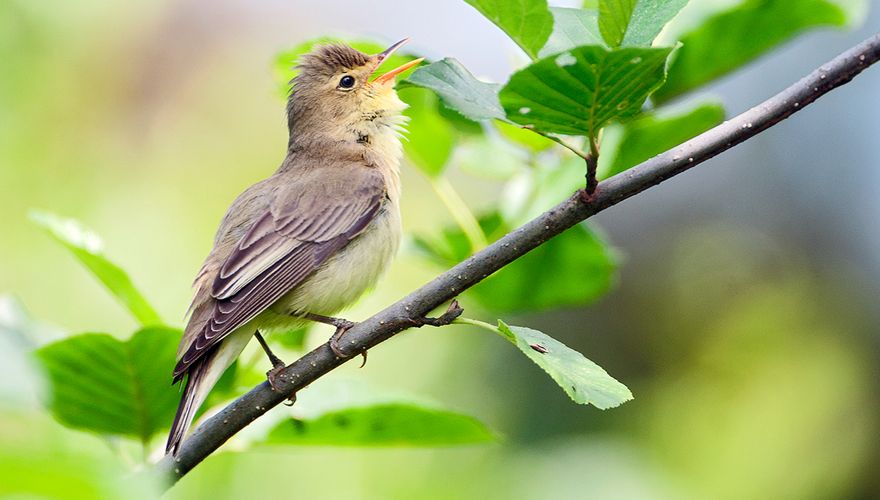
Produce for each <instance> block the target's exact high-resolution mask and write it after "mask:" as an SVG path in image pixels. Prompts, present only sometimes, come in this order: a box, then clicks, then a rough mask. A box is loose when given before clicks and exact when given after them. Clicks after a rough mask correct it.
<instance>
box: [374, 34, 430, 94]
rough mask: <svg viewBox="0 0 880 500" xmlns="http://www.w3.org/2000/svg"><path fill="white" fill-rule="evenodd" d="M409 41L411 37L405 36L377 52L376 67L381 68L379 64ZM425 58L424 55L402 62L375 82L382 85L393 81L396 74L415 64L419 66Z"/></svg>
mask: <svg viewBox="0 0 880 500" xmlns="http://www.w3.org/2000/svg"><path fill="white" fill-rule="evenodd" d="M408 41H409V38H404V39H403V40H401V41H399V42H397V43H395V44H394V45H392V46H391V47H388V48H387V49H385V50H384V51H382V52H380V53H378V54H376V69H379V66H381V65H382V63H383V62H384V61H385V60H386V59H388V58H389V57H391V54H393V53H394V52H395V51H396V50H397V49H399V48H400V47H402V46H404V45H405V44H406V43H407V42H408ZM424 60H425V58H424V57H420V58H418V59H414V60H412V61H410V62H408V63H406V64H402V65H400V66H398V67H396V68H394V69H392V70H391V71H389V72H387V73H385V74H384V75H382V76H379V77H377V78H376V79H375V80H373V83H374V84H379V85H382V84H385V83H389V82H393V81H394V77H395V76H397V75H399V74H401V73H403V72H404V71H406V70H408V69H410V68H412V67H414V66H417V65H418V64H419V63H421V62H422V61H424ZM376 69H374V70H373V71H376Z"/></svg>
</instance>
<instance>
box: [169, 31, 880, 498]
mask: <svg viewBox="0 0 880 500" xmlns="http://www.w3.org/2000/svg"><path fill="white" fill-rule="evenodd" d="M878 59H880V34H877V35H874V36H872V37H870V38H868V39H867V40H865V41H864V42H862V43H860V44H858V45H856V46H855V47H853V48H851V49H850V50H848V51H846V52H844V53H843V54H840V55H839V56H837V57H835V58H834V59H832V60H831V61H829V62H828V63H827V64H824V65H823V66H821V67H820V68H819V69H817V70H815V71H813V72H812V73H811V74H810V75H808V76H807V77H805V78H803V79H801V80H800V81H799V82H797V83H796V84H794V85H792V86H790V87H789V88H787V89H785V90H784V91H782V92H780V93H779V94H777V95H776V96H774V97H772V98H770V99H768V100H766V101H764V102H763V103H761V104H759V105H758V106H756V107H754V108H752V109H750V110H748V111H746V112H745V113H742V114H741V115H739V116H737V117H735V118H732V119H730V120H728V121H726V122H724V123H723V124H721V125H719V126H717V127H715V128H713V129H711V130H709V131H707V132H705V133H703V134H701V135H699V136H697V137H695V138H693V139H691V140H689V141H687V142H685V143H683V144H681V145H679V146H677V147H675V148H673V149H671V150H669V151H667V152H665V153H662V154H660V155H658V156H655V157H654V158H651V159H650V160H648V161H646V162H644V163H642V164H640V165H638V166H636V167H633V168H631V169H629V170H627V171H625V172H623V173H621V174H618V175H616V176H614V177H612V178H610V179H608V180H606V181H604V182H602V183H600V184H599V186H598V188H597V189H596V191H595V192H594V193H593V194H592V196H588V197H584V196H582V195H581V193H575V194H574V195H572V196H571V197H570V198H568V199H567V200H565V201H563V202H562V203H560V204H559V205H557V206H555V207H553V208H552V209H550V210H548V211H547V212H545V213H543V214H541V215H540V216H539V217H537V218H536V219H534V220H532V221H531V222H528V223H527V224H525V225H523V226H522V227H520V228H519V229H516V230H514V231H512V232H511V233H509V234H507V235H506V236H504V237H503V238H501V239H500V240H498V241H496V242H495V243H493V244H491V245H489V246H488V247H486V248H485V249H483V250H482V251H480V252H477V253H476V254H474V255H473V256H471V257H470V258H468V259H467V260H465V261H464V262H462V263H460V264H458V265H456V266H455V267H453V268H452V269H450V270H448V271H446V272H445V273H443V274H441V275H440V276H438V277H437V278H435V279H433V280H432V281H430V282H428V283H427V284H425V285H424V286H422V287H421V288H419V289H418V290H416V291H414V292H412V293H411V294H409V295H408V296H406V297H404V298H403V299H401V300H400V301H398V302H395V303H394V304H392V305H391V306H389V307H387V308H386V309H385V310H383V311H381V312H379V313H378V314H376V315H375V316H373V317H371V318H369V319H367V320H365V321H363V322H361V323H358V324H357V325H356V326H354V327H353V328H352V329H351V330H349V331H348V332H346V334H345V337H344V340H345V341H344V343H343V346H342V349H343V350H345V351H347V352H350V353H351V354H352V355H354V354H358V353H361V352H364V351H366V350H367V349H369V348H371V347H373V346H375V345H376V344H379V343H381V342H384V341H385V340H388V339H389V338H391V337H392V336H394V335H395V334H397V333H399V332H401V331H403V330H405V329H406V328H409V327H410V326H412V325H413V324H415V322H417V321H418V320H419V319H420V318H423V317H425V316H426V315H427V314H428V313H430V312H431V311H432V310H433V309H435V308H437V307H439V306H440V305H442V304H444V303H445V302H448V301H449V300H451V299H453V298H454V297H456V296H457V295H459V294H460V293H461V292H463V291H464V290H467V289H468V288H470V287H472V286H473V285H475V284H477V283H479V282H480V281H482V280H483V279H484V278H486V277H487V276H489V275H490V274H492V273H494V272H495V271H497V270H499V269H501V268H502V267H504V266H506V265H507V264H509V263H511V262H513V261H514V260H515V259H517V258H519V257H521V256H522V255H524V254H526V253H527V252H529V251H530V250H532V249H534V248H535V247H537V246H539V245H541V244H542V243H544V242H546V241H547V240H549V239H550V238H552V237H554V236H556V235H557V234H559V233H561V232H563V231H565V230H566V229H568V228H570V227H572V226H574V225H575V224H578V223H579V222H581V221H583V220H585V219H587V218H588V217H590V216H592V215H594V214H596V213H598V212H600V211H602V210H605V209H606V208H608V207H611V206H613V205H616V204H618V203H620V202H621V201H623V200H625V199H627V198H629V197H631V196H634V195H636V194H638V193H641V192H642V191H644V190H646V189H648V188H650V187H652V186H655V185H657V184H660V183H661V182H663V181H665V180H666V179H669V178H670V177H673V176H675V175H678V174H680V173H682V172H684V171H685V170H688V169H690V168H692V167H694V166H696V165H699V164H700V163H703V162H704V161H706V160H708V159H710V158H712V157H714V156H715V155H717V154H719V153H721V152H723V151H726V150H728V149H730V148H732V147H733V146H735V145H737V144H739V143H741V142H743V141H745V140H747V139H749V138H751V137H753V136H755V135H757V134H758V133H760V132H762V131H764V130H766V129H768V128H770V127H771V126H773V125H775V124H776V123H779V122H780V121H782V120H784V119H785V118H787V117H789V116H791V115H792V114H794V113H796V112H798V111H799V110H801V109H803V108H804V107H805V106H807V105H808V104H810V103H812V102H813V101H815V100H816V99H818V98H819V97H821V96H823V95H824V94H826V93H828V92H829V91H831V90H832V89H834V88H837V87H839V86H841V85H843V84H845V83H847V82H849V81H850V80H852V79H853V78H854V77H855V76H856V75H858V74H859V73H861V72H862V71H863V70H864V69H865V68H867V67H868V66H870V65H872V64H874V63H875V62H877V60H878ZM585 200H589V201H585ZM348 359H350V358H347V359H340V358H337V357H336V356H334V355H333V352H332V351H331V349H330V346H329V345H328V344H324V345H322V346H320V347H318V348H317V349H315V350H313V351H312V352H309V353H308V354H306V355H304V356H303V357H302V358H300V359H299V360H297V361H296V362H294V363H293V364H291V365H289V366H288V367H286V368H285V369H284V370H283V371H282V372H280V374H279V375H278V378H277V379H276V386H277V387H278V388H279V390H281V391H282V392H275V391H273V390H272V388H271V387H270V386H269V383H268V382H263V383H262V384H260V385H258V386H257V387H255V388H253V389H251V391H250V392H248V393H247V394H245V395H243V396H241V397H240V398H238V399H237V400H235V401H233V402H232V403H230V404H229V405H228V406H227V407H226V408H224V409H222V410H221V411H220V412H219V413H217V414H216V415H214V416H213V417H211V418H209V419H208V420H206V421H205V422H204V423H202V425H200V426H199V427H198V428H197V429H196V430H195V432H193V434H192V435H191V436H190V437H189V438H188V439H187V440H185V441H184V442H183V445H182V446H181V448H180V450H179V453H178V455H177V457H176V458H175V459H172V458H170V457H165V459H164V460H162V461H161V462H160V463H159V464H157V471H158V472H159V473H161V474H166V475H168V477H169V478H170V480H171V481H172V482H173V481H176V480H177V479H179V478H180V477H182V476H183V475H184V474H186V473H187V472H189V471H190V470H191V469H192V468H193V467H195V466H196V465H197V464H198V463H199V462H201V461H202V460H204V459H205V457H207V456H208V455H210V454H211V453H212V452H213V451H214V450H216V449H217V448H219V447H220V446H221V445H222V444H223V443H225V442H226V440H228V439H229V438H230V437H232V436H233V435H235V434H236V433H237V432H238V431H240V430H241V429H243V428H244V427H245V426H247V425H248V424H250V423H251V422H253V421H254V420H255V419H257V418H258V417H259V416H260V415H262V414H263V413H265V412H267V411H268V410H269V409H270V408H272V407H274V406H276V405H278V404H279V403H281V402H282V401H284V400H285V399H286V398H287V397H288V396H289V395H290V394H292V393H294V392H295V391H298V390H300V389H302V388H304V387H306V386H307V385H309V384H310V383H312V382H314V381H315V380H317V379H318V378H320V377H321V376H323V375H325V374H327V373H328V372H330V371H331V370H333V369H334V368H336V367H338V366H339V365H341V364H343V363H345V362H346V361H348Z"/></svg>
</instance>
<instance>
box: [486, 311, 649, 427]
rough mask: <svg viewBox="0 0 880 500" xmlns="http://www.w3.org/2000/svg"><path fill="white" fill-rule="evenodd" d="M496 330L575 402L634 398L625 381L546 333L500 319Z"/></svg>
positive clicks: (606, 403)
mask: <svg viewBox="0 0 880 500" xmlns="http://www.w3.org/2000/svg"><path fill="white" fill-rule="evenodd" d="M498 333H500V334H501V335H502V336H504V338H506V339H507V340H509V341H510V342H512V343H513V344H514V345H516V347H518V348H519V350H520V351H522V352H523V354H525V355H526V356H528V358H529V359H531V360H532V361H534V362H535V364H537V365H538V366H540V367H541V369H543V370H544V371H545V372H547V374H548V375H550V377H551V378H552V379H553V380H555V381H556V383H557V384H559V386H560V387H562V389H563V390H564V391H565V393H566V394H568V396H569V397H570V398H571V399H572V401H574V402H575V403H578V404H591V405H593V406H595V407H596V408H599V409H601V410H607V409H608V408H614V407H615V406H620V405H621V404H623V403H625V402H627V401H629V400H631V399H632V398H633V396H632V393H631V392H630V391H629V389H627V387H626V386H625V385H623V384H621V383H620V382H618V381H617V380H615V379H614V378H613V377H612V376H611V375H608V373H607V372H606V371H605V370H603V369H602V368H601V367H600V366H599V365H597V364H596V363H593V362H592V361H590V360H589V359H587V358H585V357H584V356H583V354H581V353H579V352H577V351H575V350H574V349H571V348H569V347H568V346H566V345H565V344H563V343H562V342H559V341H558V340H556V339H554V338H553V337H550V336H549V335H546V334H544V333H541V332H539V331H538V330H532V329H531V328H523V327H520V326H508V325H506V324H505V323H504V322H503V321H501V320H499V321H498Z"/></svg>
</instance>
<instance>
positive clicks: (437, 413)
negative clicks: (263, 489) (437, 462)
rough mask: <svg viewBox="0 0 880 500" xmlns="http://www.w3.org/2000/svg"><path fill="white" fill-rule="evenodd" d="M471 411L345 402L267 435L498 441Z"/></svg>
mask: <svg viewBox="0 0 880 500" xmlns="http://www.w3.org/2000/svg"><path fill="white" fill-rule="evenodd" d="M495 439H496V437H495V435H494V434H493V433H492V431H490V430H489V429H488V428H487V427H486V426H485V425H484V424H483V423H482V422H480V421H479V420H477V419H476V418H474V417H471V416H469V415H463V414H461V413H455V412H451V411H448V410H443V409H437V408H431V407H427V406H422V405H418V404H415V403H409V402H405V403H382V404H377V405H372V406H365V407H355V408H345V409H339V410H334V411H330V412H327V413H325V414H323V415H320V416H317V417H314V418H310V419H296V418H291V419H288V420H285V421H282V422H281V423H280V424H278V425H277V426H275V428H273V429H272V430H271V431H270V432H269V435H268V436H267V437H266V440H265V441H264V443H265V444H270V445H300V446H303V445H312V446H315V445H317V446H449V445H461V444H475V443H485V442H490V441H494V440H495Z"/></svg>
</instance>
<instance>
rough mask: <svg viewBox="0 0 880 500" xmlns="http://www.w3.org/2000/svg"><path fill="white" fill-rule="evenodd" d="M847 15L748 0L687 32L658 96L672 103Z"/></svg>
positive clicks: (821, 4) (812, 5)
mask: <svg viewBox="0 0 880 500" xmlns="http://www.w3.org/2000/svg"><path fill="white" fill-rule="evenodd" d="M847 23H848V18H847V14H846V12H845V11H844V10H843V9H842V8H841V7H840V6H838V5H837V4H835V3H833V2H830V1H827V0H798V1H797V2H791V1H789V0H746V1H745V2H742V3H741V4H737V5H736V6H735V7H733V8H731V9H730V10H727V11H724V12H721V13H720V14H717V15H715V16H714V17H711V18H710V19H708V20H707V21H705V22H704V23H703V24H702V25H701V26H699V27H698V28H696V29H695V30H693V31H691V32H689V33H686V34H685V35H684V36H683V37H682V38H681V41H682V43H683V45H682V47H681V48H680V49H679V50H678V51H676V54H675V56H674V57H673V58H672V61H671V63H670V66H669V77H668V80H667V82H666V84H665V85H664V86H663V87H662V88H660V89H659V90H658V91H657V93H656V94H655V96H654V99H655V100H656V101H657V102H662V101H668V100H670V99H672V98H674V97H676V96H678V95H681V94H683V93H685V92H688V91H689V90H693V89H695V88H697V87H699V86H701V85H704V84H706V83H707V82H710V81H712V80H714V79H716V78H718V77H720V76H722V75H725V74H727V73H729V72H731V71H733V70H735V69H736V68H739V67H740V66H742V65H744V64H745V63H747V62H749V61H751V60H753V59H755V58H756V57H758V56H760V55H761V54H763V53H765V52H767V51H769V50H770V49H772V48H773V47H775V46H777V45H778V44H780V43H782V42H785V41H787V40H789V39H791V38H792V37H794V36H795V35H797V34H798V33H800V32H802V31H804V30H806V29H809V28H812V27H818V26H844V25H846V24H847Z"/></svg>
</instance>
